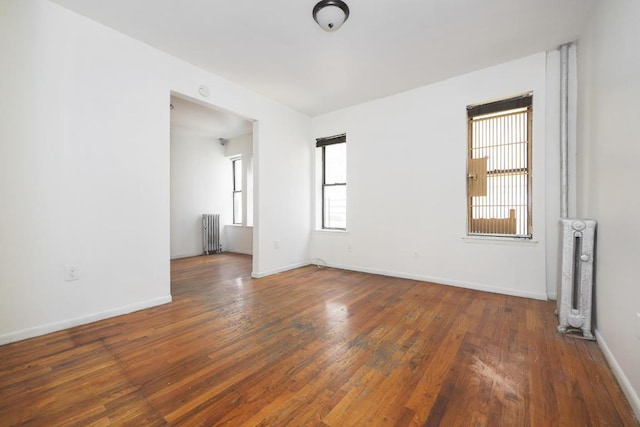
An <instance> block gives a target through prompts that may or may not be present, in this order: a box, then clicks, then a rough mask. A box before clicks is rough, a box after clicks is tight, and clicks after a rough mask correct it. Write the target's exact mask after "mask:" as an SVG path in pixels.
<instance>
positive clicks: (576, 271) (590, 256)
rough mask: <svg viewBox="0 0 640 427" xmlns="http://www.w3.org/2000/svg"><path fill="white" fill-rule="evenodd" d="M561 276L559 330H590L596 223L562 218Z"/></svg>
mask: <svg viewBox="0 0 640 427" xmlns="http://www.w3.org/2000/svg"><path fill="white" fill-rule="evenodd" d="M560 221H561V224H562V279H561V281H560V290H559V292H558V310H557V313H558V323H559V324H558V331H559V332H560V333H566V332H568V331H571V330H581V331H582V335H583V337H584V338H587V339H594V337H593V333H592V332H591V306H592V304H591V302H592V298H593V261H594V255H595V233H596V222H595V221H593V220H589V219H562V220H560Z"/></svg>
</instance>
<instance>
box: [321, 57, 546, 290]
mask: <svg viewBox="0 0 640 427" xmlns="http://www.w3.org/2000/svg"><path fill="white" fill-rule="evenodd" d="M546 74H547V69H546V54H545V53H540V54H537V55H533V56H529V57H526V58H522V59H520V60H516V61H512V62H509V63H506V64H502V65H499V66H496V67H492V68H488V69H485V70H481V71H477V72H473V73H470V74H466V75H463V76H459V77H455V78H452V79H449V80H446V81H443V82H440V83H437V84H433V85H429V86H425V87H422V88H418V89H415V90H411V91H408V92H405V93H401V94H397V95H394V96H390V97H387V98H384V99H379V100H375V101H372V102H368V103H365V104H361V105H357V106H354V107H351V108H347V109H344V110H340V111H337V112H333V113H329V114H325V115H322V116H318V117H316V118H314V119H313V124H312V129H313V138H316V137H322V136H327V135H334V134H338V133H342V132H346V133H347V182H348V183H347V186H348V190H347V191H348V196H347V198H348V199H347V232H345V233H340V232H327V231H315V232H314V233H313V246H312V251H311V257H312V259H313V258H320V259H322V260H324V261H325V262H327V263H328V264H329V265H333V266H340V267H343V268H348V269H354V270H363V271H371V272H378V273H383V274H390V275H394V276H401V277H410V278H417V279H422V280H430V281H435V282H438V283H444V284H451V285H457V286H463V287H469V288H475V289H482V290H488V291H494V292H502V293H506V294H512V295H520V296H527V297H533V298H540V299H544V298H546V297H547V294H546V285H545V282H546V266H545V250H546V249H547V247H546V243H547V242H546V241H547V238H548V237H547V235H546V226H547V216H549V215H547V208H548V206H547V203H548V202H547V200H546V197H545V189H546V188H547V186H548V185H550V183H549V182H548V180H552V181H554V183H555V185H557V181H558V177H557V176H546V175H545V170H546V167H547V163H550V162H552V161H557V154H556V153H557V145H555V146H553V147H551V149H550V150H549V147H548V146H547V134H546V109H547V93H546V90H547V87H546V86H547V76H546ZM531 90H532V91H533V92H534V97H533V103H534V106H533V108H534V129H533V156H534V158H533V177H534V178H533V209H534V213H533V242H526V243H517V242H504V241H497V240H493V241H487V240H484V241H483V240H480V239H463V236H465V234H466V178H465V177H466V170H465V168H466V146H467V125H466V109H465V107H466V106H467V105H469V104H473V103H479V102H483V101H488V100H492V99H496V98H503V97H508V96H512V95H516V94H519V93H523V92H527V91H531ZM554 96H557V94H554ZM551 143H552V144H557V139H556V140H555V141H551ZM309 145H310V146H312V145H313V144H312V141H310V143H309ZM310 150H315V148H310ZM554 159H555V160H554ZM551 185H553V183H551ZM316 204H317V202H316ZM551 207H553V208H554V209H555V208H557V202H556V203H555V206H551V205H550V208H551ZM556 215H557V214H556ZM555 218H557V216H555ZM553 226H555V224H553ZM549 249H550V250H557V245H556V242H555V241H554V242H553V245H552V246H551V247H550V248H549Z"/></svg>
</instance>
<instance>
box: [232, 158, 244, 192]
mask: <svg viewBox="0 0 640 427" xmlns="http://www.w3.org/2000/svg"><path fill="white" fill-rule="evenodd" d="M233 191H242V160H241V159H237V160H234V161H233Z"/></svg>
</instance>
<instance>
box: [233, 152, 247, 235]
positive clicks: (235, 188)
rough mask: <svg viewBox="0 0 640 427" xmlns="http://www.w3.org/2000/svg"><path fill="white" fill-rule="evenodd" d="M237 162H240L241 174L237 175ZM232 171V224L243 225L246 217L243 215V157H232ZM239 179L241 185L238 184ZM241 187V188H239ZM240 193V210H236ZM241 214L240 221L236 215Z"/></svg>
mask: <svg viewBox="0 0 640 427" xmlns="http://www.w3.org/2000/svg"><path fill="white" fill-rule="evenodd" d="M236 162H240V163H239V165H240V176H236V175H237V174H236ZM231 173H232V185H233V187H232V190H233V191H232V194H231V204H232V209H233V212H232V220H231V222H232V224H233V225H242V224H243V221H244V218H243V215H242V157H234V158H232V159H231ZM238 180H239V183H240V185H239V186H238ZM238 187H240V190H238ZM237 194H239V197H240V212H237V211H236V195H237ZM238 215H239V216H240V218H239V222H237V221H236V217H237V216H238Z"/></svg>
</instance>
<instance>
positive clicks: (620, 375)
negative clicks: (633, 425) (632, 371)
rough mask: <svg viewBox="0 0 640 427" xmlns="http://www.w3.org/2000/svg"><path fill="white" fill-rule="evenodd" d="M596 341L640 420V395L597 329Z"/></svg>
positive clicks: (637, 418)
mask: <svg viewBox="0 0 640 427" xmlns="http://www.w3.org/2000/svg"><path fill="white" fill-rule="evenodd" d="M596 339H597V340H598V344H600V348H601V349H602V353H604V357H605V359H607V362H609V367H611V371H612V372H613V375H614V376H615V377H616V379H617V380H618V384H620V388H621V389H622V392H623V393H624V395H625V396H626V397H627V400H628V401H629V404H630V405H631V409H633V412H634V414H635V415H636V420H640V397H639V396H638V393H637V392H636V391H635V390H634V389H633V387H632V386H631V382H629V378H627V376H626V375H625V373H624V371H623V370H622V368H621V367H620V365H619V364H618V361H617V360H616V358H615V357H614V356H613V353H612V352H611V350H610V349H609V346H608V345H607V342H606V341H605V340H604V338H602V335H600V332H599V331H598V330H597V329H596Z"/></svg>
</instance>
